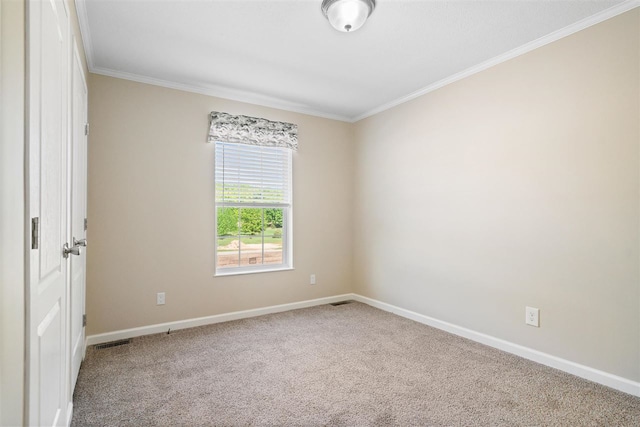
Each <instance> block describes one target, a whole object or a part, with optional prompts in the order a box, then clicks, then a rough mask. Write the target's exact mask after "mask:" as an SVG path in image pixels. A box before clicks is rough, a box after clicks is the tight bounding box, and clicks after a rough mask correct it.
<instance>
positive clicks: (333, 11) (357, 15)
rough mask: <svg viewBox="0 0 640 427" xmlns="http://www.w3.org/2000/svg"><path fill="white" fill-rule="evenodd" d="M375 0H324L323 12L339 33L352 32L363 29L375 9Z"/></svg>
mask: <svg viewBox="0 0 640 427" xmlns="http://www.w3.org/2000/svg"><path fill="white" fill-rule="evenodd" d="M374 7H375V1H374V0H333V1H332V0H324V1H323V2H322V11H323V12H324V14H325V15H326V17H327V19H328V20H329V22H330V23H331V25H332V26H333V28H335V29H336V30H338V31H344V32H352V31H355V30H357V29H358V28H360V27H362V25H363V24H364V22H365V21H366V20H367V18H368V17H369V15H371V12H373V8H374Z"/></svg>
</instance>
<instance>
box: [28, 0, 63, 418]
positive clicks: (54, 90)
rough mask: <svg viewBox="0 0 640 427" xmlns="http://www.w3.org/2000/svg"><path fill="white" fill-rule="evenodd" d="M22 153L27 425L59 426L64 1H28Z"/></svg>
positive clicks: (61, 411)
mask: <svg viewBox="0 0 640 427" xmlns="http://www.w3.org/2000/svg"><path fill="white" fill-rule="evenodd" d="M27 8H28V15H27V16H28V35H27V41H28V45H27V46H28V52H29V53H28V65H27V69H28V81H27V85H28V86H27V87H28V94H29V97H28V109H29V113H28V121H29V125H28V141H29V142H28V150H29V174H28V188H29V190H28V191H29V199H28V202H29V206H28V212H29V217H30V218H35V217H37V218H39V230H38V231H39V238H38V248H37V249H31V250H30V251H29V252H30V256H29V257H28V260H29V300H28V306H27V307H28V308H27V309H28V313H27V316H28V317H27V319H28V333H29V340H28V357H29V359H28V414H27V415H28V424H29V425H63V424H65V423H66V421H67V420H66V418H67V416H66V411H67V404H68V402H67V400H68V399H67V393H66V391H67V384H66V383H67V351H66V348H67V347H66V346H67V341H66V338H67V337H66V320H65V319H66V315H67V311H66V310H67V292H66V289H67V288H66V286H67V273H68V272H67V262H66V260H65V259H64V258H63V256H62V247H63V245H64V243H65V242H66V237H67V233H68V231H67V214H68V212H67V190H68V187H67V152H68V125H67V120H68V89H69V84H68V81H69V79H68V76H69V65H68V64H69V16H68V11H67V9H66V4H65V2H64V1H63V0H50V1H49V0H44V1H29V2H27Z"/></svg>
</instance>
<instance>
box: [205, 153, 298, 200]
mask: <svg viewBox="0 0 640 427" xmlns="http://www.w3.org/2000/svg"><path fill="white" fill-rule="evenodd" d="M290 203H291V150H290V149H288V148H281V147H267V146H256V145H247V144H236V143H229V142H216V205H217V206H231V205H233V206H241V205H247V206H263V207H269V206H271V207H281V206H289V205H290Z"/></svg>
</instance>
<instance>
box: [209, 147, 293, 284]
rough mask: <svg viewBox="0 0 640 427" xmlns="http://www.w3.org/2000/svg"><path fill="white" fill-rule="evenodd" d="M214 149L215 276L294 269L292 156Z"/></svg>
mask: <svg viewBox="0 0 640 427" xmlns="http://www.w3.org/2000/svg"><path fill="white" fill-rule="evenodd" d="M215 144H216V165H215V168H216V169H215V187H216V199H215V200H216V224H217V227H216V274H219V275H223V274H235V273H241V272H253V271H267V270H280V269H285V268H290V267H291V266H292V257H291V255H292V250H291V246H292V245H291V158H292V151H291V150H290V149H288V148H284V147H270V146H260V145H249V144H242V143H232V142H220V141H216V143H215Z"/></svg>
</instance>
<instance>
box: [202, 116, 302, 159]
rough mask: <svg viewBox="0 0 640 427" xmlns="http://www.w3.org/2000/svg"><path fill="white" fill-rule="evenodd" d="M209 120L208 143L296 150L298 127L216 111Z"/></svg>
mask: <svg viewBox="0 0 640 427" xmlns="http://www.w3.org/2000/svg"><path fill="white" fill-rule="evenodd" d="M210 119H211V124H210V126H209V142H215V141H222V142H236V143H239V144H249V145H262V146H268V147H283V148H289V149H291V150H297V149H298V125H294V124H291V123H285V122H272V121H271V120H267V119H260V118H256V117H248V116H233V115H231V114H227V113H219V112H216V111H213V112H212V113H211V117H210Z"/></svg>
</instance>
